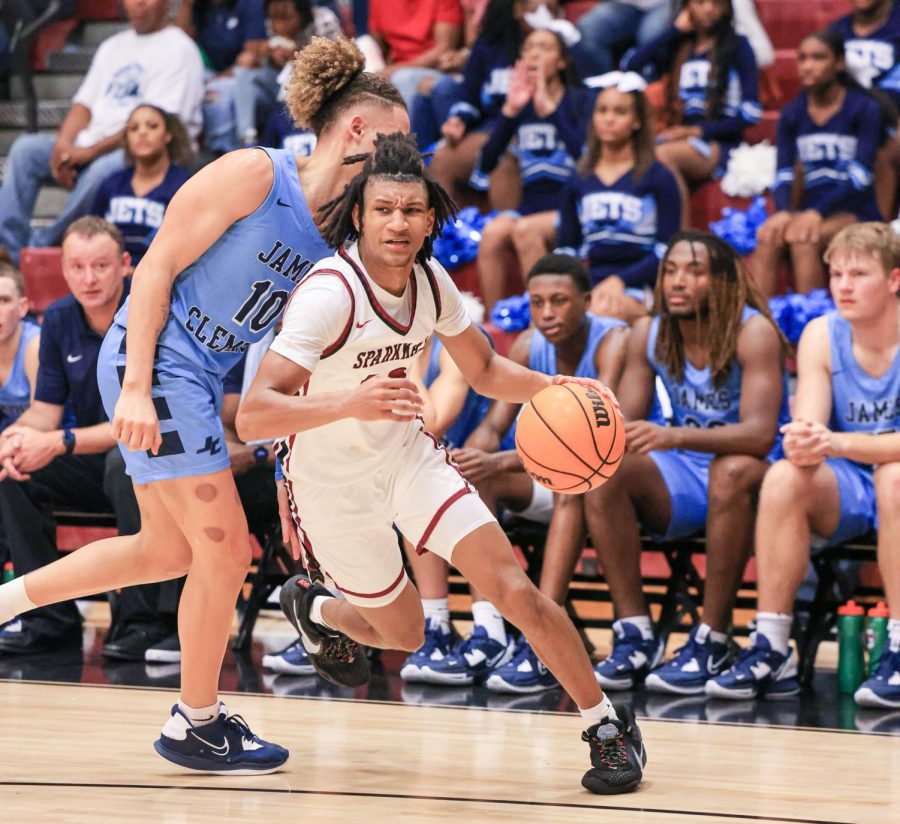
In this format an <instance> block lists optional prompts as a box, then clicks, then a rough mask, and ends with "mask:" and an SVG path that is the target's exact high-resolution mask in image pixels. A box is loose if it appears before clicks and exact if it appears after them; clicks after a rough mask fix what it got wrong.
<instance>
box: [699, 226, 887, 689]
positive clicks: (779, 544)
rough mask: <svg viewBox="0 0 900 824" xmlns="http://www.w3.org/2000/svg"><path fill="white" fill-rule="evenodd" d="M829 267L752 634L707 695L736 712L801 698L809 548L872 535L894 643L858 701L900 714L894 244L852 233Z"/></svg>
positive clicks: (766, 517) (841, 236)
mask: <svg viewBox="0 0 900 824" xmlns="http://www.w3.org/2000/svg"><path fill="white" fill-rule="evenodd" d="M825 259H826V262H827V263H828V265H829V267H830V273H831V278H830V286H831V294H832V297H833V298H834V300H835V303H836V304H837V308H836V310H835V311H833V312H830V313H829V314H827V315H826V316H824V317H820V318H816V319H815V320H813V321H811V322H810V323H809V324H808V325H807V327H806V329H805V330H804V331H803V335H802V337H801V338H800V347H799V351H798V355H797V367H798V378H799V380H798V384H797V397H796V401H795V405H794V420H793V421H792V422H791V423H789V424H788V425H786V426H784V427H783V428H782V432H783V433H784V451H785V454H786V456H787V458H786V460H782V461H779V462H778V463H776V464H775V465H774V466H773V467H772V468H771V469H770V470H769V472H768V474H767V475H766V478H765V480H764V481H763V485H762V492H761V493H760V499H759V516H758V518H757V525H756V568H757V576H758V578H757V588H758V604H759V607H758V608H759V612H757V615H756V634H755V636H753V642H752V645H751V646H750V647H748V648H747V649H745V650H743V651H742V652H741V653H740V654H739V655H738V658H737V660H736V661H735V662H734V665H733V667H732V668H731V669H729V670H728V671H727V672H725V673H723V674H722V675H720V676H718V677H717V678H715V679H714V680H712V681H710V682H709V683H708V684H707V686H706V692H707V693H708V694H709V695H711V696H715V697H716V698H731V699H741V700H746V699H749V698H757V697H760V698H761V697H770V698H779V697H783V696H787V695H793V694H794V693H796V692H798V691H799V686H798V683H797V678H796V672H797V668H796V663H795V661H794V660H793V655H792V652H791V650H790V649H789V646H788V640H789V638H790V633H791V624H792V620H793V615H792V613H793V608H794V599H795V598H796V595H797V590H798V589H799V587H800V585H801V583H802V582H803V580H804V578H805V577H806V571H807V567H808V566H809V552H810V543H811V542H812V544H813V545H815V546H822V545H824V546H836V545H838V544H840V543H842V542H844V541H847V540H849V539H851V538H854V537H856V536H860V535H865V534H866V533H867V532H869V531H870V530H873V529H877V530H878V561H879V567H880V570H881V575H882V578H883V580H884V588H885V593H886V595H887V601H888V605H889V607H890V611H891V618H890V622H889V624H888V633H889V639H888V641H887V643H886V645H885V648H884V650H883V655H882V658H881V663H880V666H879V669H878V671H877V672H876V673H875V675H874V676H872V677H871V678H869V679H868V680H867V681H866V682H864V683H863V685H862V686H861V687H860V688H859V689H858V690H857V692H856V694H855V696H854V697H855V698H856V701H857V703H859V704H862V705H864V706H875V707H900V562H898V555H897V547H898V546H900V543H898V532H900V499H898V490H900V435H898V434H897V429H898V426H900V362H898V359H897V351H898V347H900V308H898V303H897V293H898V291H900V238H898V237H897V236H896V235H894V234H893V233H892V232H891V230H890V227H889V226H887V225H885V224H883V223H860V224H856V225H852V226H848V227H845V228H844V229H842V230H841V231H840V232H839V233H838V234H837V235H835V237H834V239H833V240H832V241H831V243H830V244H829V246H828V249H827V251H826V253H825Z"/></svg>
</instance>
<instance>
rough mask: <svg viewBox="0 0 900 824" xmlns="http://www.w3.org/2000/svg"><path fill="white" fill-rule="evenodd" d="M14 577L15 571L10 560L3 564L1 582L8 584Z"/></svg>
mask: <svg viewBox="0 0 900 824" xmlns="http://www.w3.org/2000/svg"><path fill="white" fill-rule="evenodd" d="M15 577H16V573H15V572H13V565H12V561H7V562H6V563H5V564H4V565H3V583H4V584H8V583H9V582H10V581H11V580H12V579H13V578H15Z"/></svg>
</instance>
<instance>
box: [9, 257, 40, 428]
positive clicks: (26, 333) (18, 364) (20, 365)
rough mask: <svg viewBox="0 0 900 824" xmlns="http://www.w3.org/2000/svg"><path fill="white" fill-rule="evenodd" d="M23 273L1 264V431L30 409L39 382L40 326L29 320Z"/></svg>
mask: <svg viewBox="0 0 900 824" xmlns="http://www.w3.org/2000/svg"><path fill="white" fill-rule="evenodd" d="M27 312H28V299H27V298H26V297H25V283H24V280H23V279H22V273H21V272H19V271H18V270H17V269H16V268H15V267H14V266H12V265H11V264H0V370H2V372H3V374H4V375H5V376H6V377H5V379H4V380H3V384H2V385H0V432H2V431H3V430H4V429H6V427H7V426H9V425H10V424H11V423H14V422H15V421H16V419H17V418H18V417H19V416H20V415H21V414H22V413H23V412H24V411H25V410H26V409H27V408H28V406H29V404H30V403H31V396H32V392H33V390H34V387H35V381H36V380H37V366H38V345H39V343H40V336H41V327H40V326H38V325H37V324H36V323H34V322H33V321H31V320H29V319H28V318H27V317H26V314H27Z"/></svg>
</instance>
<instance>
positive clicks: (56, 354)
mask: <svg viewBox="0 0 900 824" xmlns="http://www.w3.org/2000/svg"><path fill="white" fill-rule="evenodd" d="M130 289H131V279H130V278H126V279H125V289H124V291H123V292H122V300H121V301H120V303H119V305H120V306H121V305H122V303H124V302H125V298H126V297H128V292H129V291H130ZM102 343H103V337H102V336H101V335H98V334H97V333H96V332H95V331H94V330H93V329H91V327H90V325H89V324H88V322H87V318H85V316H84V310H83V309H82V308H81V304H80V303H79V302H78V301H77V300H75V297H74V296H73V295H66V297H64V298H61V299H60V300H57V301H54V302H53V303H51V304H50V306H48V307H47V311H46V312H45V313H44V323H43V325H42V326H41V346H40V349H39V352H38V359H39V365H38V374H37V388H36V389H35V392H34V399H35V400H37V401H42V402H43V403H52V404H54V405H55V406H68V407H69V408H70V409H71V411H72V413H73V414H74V425H75V426H78V427H83V426H94V425H96V424H98V423H102V422H103V421H106V420H109V418H107V416H106V411H105V410H104V409H103V401H102V400H101V399H100V389H99V387H98V386H97V358H98V356H99V354H100V345H101V344H102Z"/></svg>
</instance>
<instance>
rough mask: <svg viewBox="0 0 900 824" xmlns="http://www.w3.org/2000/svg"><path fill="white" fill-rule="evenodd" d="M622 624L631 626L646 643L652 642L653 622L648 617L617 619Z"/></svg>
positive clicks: (635, 616) (633, 616) (636, 616)
mask: <svg viewBox="0 0 900 824" xmlns="http://www.w3.org/2000/svg"><path fill="white" fill-rule="evenodd" d="M619 620H620V621H621V622H622V623H623V624H631V625H632V626H634V627H637V628H638V629H639V630H640V631H641V635H642V636H643V637H644V639H645V640H646V641H652V640H653V638H654V637H655V636H654V632H653V622H652V621H651V620H650V616H649V615H630V616H629V617H628V618H620V619H619Z"/></svg>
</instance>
